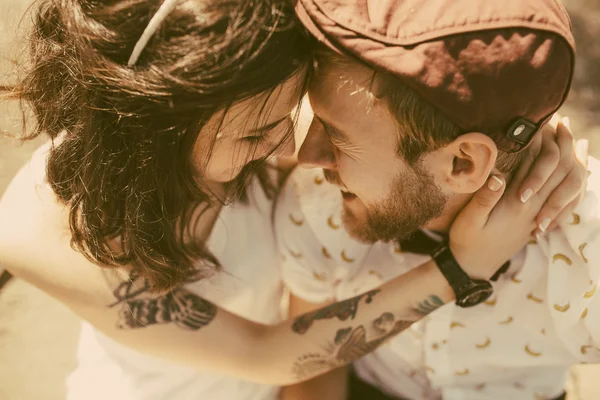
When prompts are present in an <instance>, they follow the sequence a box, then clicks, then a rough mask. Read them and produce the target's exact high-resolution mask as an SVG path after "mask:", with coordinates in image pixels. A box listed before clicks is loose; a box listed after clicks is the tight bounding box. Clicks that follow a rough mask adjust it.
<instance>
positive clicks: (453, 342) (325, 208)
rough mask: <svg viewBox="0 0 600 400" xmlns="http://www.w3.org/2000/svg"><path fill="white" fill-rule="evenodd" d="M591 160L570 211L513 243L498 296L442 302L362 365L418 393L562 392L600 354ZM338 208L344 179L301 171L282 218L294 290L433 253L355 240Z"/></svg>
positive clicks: (599, 239) (365, 374) (352, 278)
mask: <svg viewBox="0 0 600 400" xmlns="http://www.w3.org/2000/svg"><path fill="white" fill-rule="evenodd" d="M590 169H591V171H592V174H591V175H590V179H589V186H588V190H589V191H588V193H587V195H586V198H585V201H584V203H583V204H582V205H581V206H580V207H579V208H578V209H577V210H576V211H575V214H574V215H573V216H572V218H571V221H569V222H568V223H566V224H564V225H563V226H562V227H561V229H560V230H559V231H556V232H552V233H549V234H548V235H547V236H546V237H545V239H543V240H542V241H541V242H540V243H537V242H535V241H532V242H531V243H530V244H529V245H527V246H526V247H525V248H524V249H522V250H521V251H520V252H519V253H518V254H516V255H515V256H514V257H513V258H512V260H511V266H510V268H509V270H508V271H507V273H505V274H503V275H502V276H501V277H500V278H499V279H498V281H497V282H495V283H493V285H494V295H493V297H492V298H491V299H489V300H488V301H486V302H485V303H483V304H480V305H478V306H476V307H473V308H467V309H463V308H460V307H457V306H455V305H454V304H446V305H445V306H443V307H441V308H439V309H438V310H436V311H435V312H433V313H432V314H430V315H429V316H427V317H426V318H424V319H423V320H421V321H419V322H417V323H415V324H414V325H413V326H412V327H411V328H409V329H407V330H406V331H404V332H402V333H401V334H400V335H398V336H396V337H395V338H394V339H392V340H391V341H390V342H388V343H387V344H386V345H384V346H382V347H381V348H379V349H378V350H376V351H375V352H373V353H372V354H369V355H367V356H365V357H364V358H362V359H361V360H359V361H358V362H356V363H355V369H356V371H357V373H358V374H359V376H360V377H361V378H363V379H364V380H366V381H368V382H369V383H371V384H372V385H375V386H377V387H379V388H380V389H382V390H383V391H385V392H387V393H389V394H391V395H394V396H398V397H404V398H407V399H411V400H420V399H443V400H506V399H551V398H554V397H556V396H558V395H559V394H560V393H562V392H563V391H564V383H565V379H566V374H567V370H568V368H569V366H571V365H572V364H575V363H579V362H600V296H598V295H597V292H596V289H597V287H598V284H599V282H600V219H599V216H600V212H599V210H598V199H599V198H600V162H598V161H597V160H592V159H591V160H590ZM341 210H342V199H341V195H340V192H339V189H338V188H337V187H335V186H332V185H329V184H327V183H326V182H325V181H324V179H323V175H322V171H321V170H305V169H301V168H299V169H297V170H296V171H294V173H293V174H292V175H291V177H290V179H289V181H288V183H287V184H286V186H285V188H284V190H283V192H282V194H281V196H280V198H279V200H278V204H277V210H276V217H275V219H276V222H275V225H276V233H277V238H278V240H279V243H280V250H281V251H282V253H283V256H284V259H285V261H284V264H283V265H284V267H283V273H282V277H283V280H284V282H285V283H286V285H287V286H289V288H290V289H291V291H292V293H293V294H295V295H296V296H298V297H300V298H302V299H304V300H307V301H310V302H315V303H321V302H324V301H331V300H335V301H339V300H343V299H347V298H350V297H353V296H355V295H356V294H358V293H363V292H366V291H368V290H371V289H373V288H375V287H378V286H380V285H381V284H382V283H384V282H386V281H389V280H390V279H393V278H394V277H396V276H398V275H400V274H402V273H405V272H407V271H409V270H410V269H412V268H414V267H416V266H418V265H420V264H422V263H424V262H426V261H427V260H428V259H429V257H428V256H423V255H417V254H411V253H406V252H402V250H401V249H399V248H397V247H396V245H394V244H386V243H382V242H378V243H375V244H373V245H365V244H361V243H359V242H357V241H355V240H353V239H352V238H351V237H349V235H348V234H347V232H346V231H345V230H344V228H343V225H342V223H341V221H340V219H341V218H340V216H341ZM490 245H493V244H490ZM599 292H600V291H599ZM425 295H427V294H425Z"/></svg>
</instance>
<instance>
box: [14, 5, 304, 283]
mask: <svg viewBox="0 0 600 400" xmlns="http://www.w3.org/2000/svg"><path fill="white" fill-rule="evenodd" d="M161 3H162V1H161V0H41V1H39V2H38V5H37V9H36V13H35V21H34V27H33V32H32V34H31V37H30V43H31V56H30V62H31V66H30V68H29V69H28V71H27V72H26V74H25V75H24V78H23V79H22V80H21V81H20V83H19V84H18V86H17V87H16V88H15V89H14V91H13V92H12V95H13V96H15V97H18V98H20V99H22V100H23V101H24V102H25V103H26V104H28V105H29V106H30V107H31V108H32V110H33V113H34V114H35V117H36V121H37V126H36V128H35V130H34V131H33V132H31V133H29V134H27V135H25V138H26V139H31V138H33V137H36V136H38V135H40V134H42V133H43V132H45V133H47V134H48V135H49V136H50V137H51V138H52V139H59V140H57V141H56V143H55V145H54V146H52V149H51V151H50V154H49V159H48V164H47V177H48V181H49V183H50V185H51V186H52V188H53V190H54V191H55V192H56V194H57V195H58V197H59V199H60V200H62V201H63V202H65V203H66V204H67V205H68V206H69V207H70V227H71V232H72V242H71V244H72V247H74V248H75V249H77V250H78V251H81V252H82V253H83V254H84V255H85V256H86V257H87V258H88V259H90V260H91V261H93V262H95V263H97V264H99V265H101V266H105V267H120V266H126V265H128V266H132V268H133V269H134V270H135V272H136V273H137V274H138V275H139V276H141V277H143V278H145V279H146V280H147V281H148V282H149V284H150V286H151V288H152V289H153V290H155V291H165V290H169V289H171V288H173V287H175V286H177V285H179V284H181V283H183V282H186V281H189V280H192V279H199V278H201V277H204V276H207V275H209V274H210V273H212V272H214V271H215V270H216V269H218V261H217V260H216V259H214V257H213V256H212V255H211V254H210V252H209V251H208V250H207V249H205V248H204V244H202V243H185V242H184V230H185V229H189V228H190V225H191V221H190V219H191V215H192V213H193V212H194V210H196V208H197V207H199V206H200V205H206V204H207V203H208V202H209V201H210V196H209V194H208V193H207V192H206V190H203V189H202V184H201V179H202V178H201V176H198V173H197V171H196V170H195V168H194V166H193V165H192V149H193V147H194V144H195V142H196V139H197V137H198V134H199V132H200V129H201V128H202V126H203V125H204V124H205V123H206V122H207V121H208V120H209V119H210V117H211V116H213V115H214V114H215V113H216V112H218V111H220V110H227V109H229V107H230V106H231V105H232V104H233V103H234V102H237V101H240V100H244V99H248V98H251V97H253V96H256V95H258V94H262V93H267V94H269V93H271V94H272V93H273V91H274V90H275V88H276V87H277V86H278V85H280V84H281V83H283V82H284V81H286V80H287V79H288V78H290V77H291V76H293V75H294V74H296V73H301V74H304V77H305V80H304V88H299V99H298V101H300V93H302V92H303V91H304V89H305V87H306V84H307V80H308V79H309V75H310V66H311V57H312V52H311V45H312V42H311V39H310V37H309V36H308V34H307V33H305V32H304V30H303V29H302V28H301V26H300V24H299V23H298V22H297V21H296V20H295V15H294V11H293V5H292V2H291V0H290V1H286V0H182V1H180V3H179V4H178V5H177V7H176V9H175V10H174V11H173V12H171V14H170V15H169V16H168V17H167V19H166V20H165V21H164V22H163V23H162V25H161V26H160V28H159V30H158V31H157V33H156V34H155V35H154V36H153V38H152V39H151V40H150V42H149V43H148V45H147V47H146V48H145V49H144V51H143V53H142V54H141V57H140V59H139V60H138V61H137V63H136V65H135V66H134V67H132V68H130V67H128V66H127V61H128V58H129V56H130V55H131V52H132V49H133V47H134V45H135V43H136V42H137V40H138V39H139V38H140V36H141V34H142V32H143V30H144V29H145V27H146V26H147V25H148V22H149V20H150V19H151V18H152V16H153V15H154V14H155V12H156V11H157V9H158V7H159V6H160V5H161ZM263 106H264V105H263ZM264 111H265V112H267V111H268V110H264ZM289 134H292V132H291V130H290V133H289ZM284 140H287V138H286V139H284ZM266 168H267V167H266V165H265V163H264V162H253V163H251V165H250V166H249V167H247V168H245V169H244V171H243V173H242V174H241V175H240V177H239V178H238V179H237V180H236V181H235V182H233V183H232V184H231V185H230V189H231V191H232V192H235V194H240V192H242V193H243V188H244V187H245V183H246V182H247V178H248V177H249V176H258V177H259V178H260V181H261V183H262V184H263V188H264V189H265V190H267V192H268V194H271V195H272V194H273V189H274V183H273V182H272V181H270V180H269V179H268V174H267V171H266ZM199 180H200V184H199ZM115 238H118V239H120V243H121V246H122V251H118V252H115V251H114V248H111V247H109V241H110V240H111V239H115Z"/></svg>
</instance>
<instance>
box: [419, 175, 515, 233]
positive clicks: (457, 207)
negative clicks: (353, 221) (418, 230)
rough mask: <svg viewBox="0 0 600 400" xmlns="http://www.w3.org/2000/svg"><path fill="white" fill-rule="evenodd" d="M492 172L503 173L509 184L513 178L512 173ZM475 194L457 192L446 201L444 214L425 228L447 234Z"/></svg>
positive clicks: (428, 223)
mask: <svg viewBox="0 0 600 400" xmlns="http://www.w3.org/2000/svg"><path fill="white" fill-rule="evenodd" d="M492 173H493V174H495V175H502V176H503V177H504V179H505V180H506V185H508V184H509V183H510V181H511V179H512V175H507V174H503V173H501V172H500V171H498V170H494V171H492ZM473 195H474V193H472V194H460V195H458V194H455V195H454V196H452V197H451V198H450V200H448V202H447V203H446V206H445V208H444V212H443V213H442V215H440V216H439V217H437V218H434V219H432V220H431V221H429V222H427V223H426V224H425V225H424V226H423V228H425V229H429V230H430V231H433V232H438V233H441V234H444V235H447V234H448V232H449V231H450V227H451V226H452V223H453V222H454V220H455V219H456V217H457V216H458V214H460V212H461V211H462V209H463V208H465V206H466V205H467V204H468V203H469V201H471V198H473Z"/></svg>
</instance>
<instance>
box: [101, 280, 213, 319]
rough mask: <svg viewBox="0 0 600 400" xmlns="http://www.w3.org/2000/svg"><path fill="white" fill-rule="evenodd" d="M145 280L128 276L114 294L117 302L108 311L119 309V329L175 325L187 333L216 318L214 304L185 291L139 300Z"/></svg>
mask: <svg viewBox="0 0 600 400" xmlns="http://www.w3.org/2000/svg"><path fill="white" fill-rule="evenodd" d="M149 288H150V287H149V285H148V283H147V282H146V280H145V279H142V278H140V277H138V276H137V274H135V273H132V274H131V276H130V279H129V280H128V281H126V282H122V283H121V284H120V285H119V286H118V287H117V288H116V289H115V291H114V295H115V297H116V299H117V301H116V302H115V303H113V304H111V305H110V306H109V307H111V308H112V307H116V306H120V307H121V308H120V312H119V322H118V323H117V327H118V328H120V329H136V328H144V327H147V326H149V325H155V324H168V323H175V324H176V325H177V326H179V327H180V328H183V329H188V330H198V329H200V328H202V327H204V326H206V325H208V324H209V323H210V322H211V321H212V320H213V319H214V318H215V316H216V314H217V307H215V305H214V304H212V303H210V302H208V301H206V300H204V299H202V298H201V297H199V296H196V295H195V294H194V293H191V292H189V291H187V290H185V289H174V290H172V291H171V292H169V293H167V294H165V295H162V296H160V297H157V298H140V296H141V295H143V294H145V293H147V292H148V291H149Z"/></svg>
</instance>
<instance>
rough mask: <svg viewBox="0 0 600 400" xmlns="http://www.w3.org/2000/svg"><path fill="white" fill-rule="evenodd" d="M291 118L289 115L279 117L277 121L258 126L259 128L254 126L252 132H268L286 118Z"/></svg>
mask: <svg viewBox="0 0 600 400" xmlns="http://www.w3.org/2000/svg"><path fill="white" fill-rule="evenodd" d="M288 118H289V115H286V116H285V117H283V118H281V119H278V120H277V121H275V122H271V123H270V124H267V125H264V126H261V127H258V128H254V129H250V131H249V132H250V133H267V132H269V131H272V130H273V129H275V128H277V127H278V126H279V125H280V124H281V123H282V122H284V121H285V120H287V119H288Z"/></svg>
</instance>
